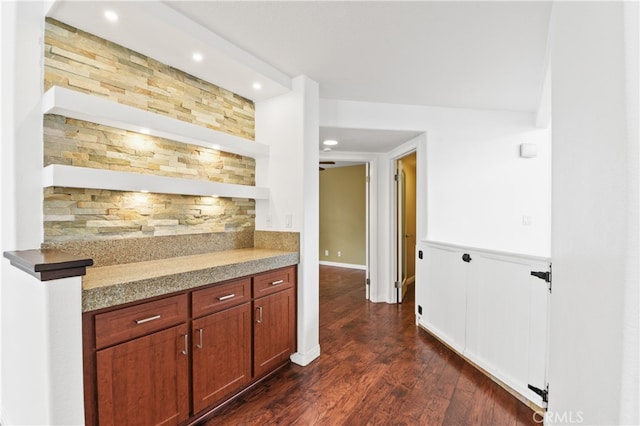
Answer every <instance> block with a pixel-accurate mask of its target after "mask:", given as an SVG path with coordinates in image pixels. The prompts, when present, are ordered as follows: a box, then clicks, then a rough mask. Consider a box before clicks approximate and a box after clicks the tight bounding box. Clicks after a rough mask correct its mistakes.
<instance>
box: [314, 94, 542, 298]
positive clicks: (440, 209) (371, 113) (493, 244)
mask: <svg viewBox="0 0 640 426" xmlns="http://www.w3.org/2000/svg"><path fill="white" fill-rule="evenodd" d="M534 119H535V116H534V114H529V113H514V112H499V111H474V110H466V109H452V108H438V107H425V106H413V105H391V104H377V103H367V102H353V101H338V100H326V99H323V100H321V101H320V125H322V126H328V127H343V128H357V129H393V130H411V131H424V132H425V133H426V135H423V136H421V137H420V138H418V139H419V140H420V141H421V142H419V143H418V140H416V141H414V142H412V143H413V144H414V146H415V145H419V146H420V145H421V146H422V148H421V150H422V153H421V152H419V153H418V174H419V175H420V174H423V173H425V170H426V176H425V175H424V174H423V175H422V177H420V176H419V177H420V179H419V181H418V185H421V187H420V188H418V197H419V198H420V196H421V195H422V196H424V194H426V195H427V200H426V206H427V207H426V208H425V206H424V205H420V206H419V207H420V209H421V211H423V212H424V211H426V224H424V223H422V224H421V223H419V224H418V231H419V232H421V235H418V239H419V240H426V239H429V240H433V241H440V242H446V243H451V244H457V245H464V246H470V247H478V248H485V249H492V250H498V251H505V252H513V253H521V254H529V255H536V256H543V257H546V256H548V255H549V246H550V211H551V207H550V199H551V197H550V188H551V182H550V175H551V172H550V167H551V166H550V164H551V159H550V150H551V147H550V145H551V143H550V138H551V134H550V130H549V129H540V128H536V127H535V126H534ZM525 142H526V143H536V144H537V146H538V156H537V157H536V158H531V159H525V158H520V157H519V151H518V149H519V145H520V144H521V143H525ZM397 154H398V153H397V152H395V151H394V152H391V153H387V154H386V155H383V156H381V160H380V166H379V182H378V184H379V200H378V202H379V204H380V206H381V207H380V211H379V218H378V220H379V223H380V224H381V226H380V227H379V228H378V230H379V232H378V238H379V245H378V246H379V248H380V249H379V252H378V253H377V254H376V253H372V256H373V257H372V259H377V261H376V260H372V263H377V264H378V265H382V266H380V268H381V270H380V279H379V281H378V283H377V285H378V286H379V288H378V292H379V293H380V294H381V297H382V298H383V300H384V298H386V299H387V300H386V301H388V302H392V301H393V291H392V290H391V289H390V288H391V287H392V284H391V283H392V282H393V277H392V276H391V275H392V271H391V268H390V267H384V265H389V259H390V255H391V253H390V251H389V250H388V247H390V245H391V244H392V232H393V230H392V225H389V226H385V224H391V223H392V210H391V207H390V198H389V194H390V192H389V191H390V181H388V180H389V179H391V175H392V173H391V171H390V170H391V163H390V161H391V158H392V157H393V156H394V155H397ZM421 162H422V167H421ZM425 163H426V164H425ZM418 201H419V202H420V201H421V200H420V199H419V200H418ZM423 204H424V203H423ZM423 216H424V215H423ZM523 216H530V217H531V218H532V225H531V226H523V224H522V220H523ZM422 220H424V217H423V218H422ZM419 221H420V218H419ZM372 284H373V283H372ZM387 295H388V296H387Z"/></svg>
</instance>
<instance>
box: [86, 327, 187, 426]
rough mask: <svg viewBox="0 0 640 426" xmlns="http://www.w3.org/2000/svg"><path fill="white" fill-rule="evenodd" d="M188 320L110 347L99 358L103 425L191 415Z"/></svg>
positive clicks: (172, 420)
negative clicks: (187, 344)
mask: <svg viewBox="0 0 640 426" xmlns="http://www.w3.org/2000/svg"><path fill="white" fill-rule="evenodd" d="M186 339H187V326H186V325H185V324H183V325H180V326H178V327H172V328H170V329H168V330H164V331H160V332H157V333H154V334H151V335H149V336H145V337H140V338H138V339H135V340H132V341H130V342H126V343H122V344H120V345H116V346H113V347H110V348H107V349H102V350H99V351H98V352H97V353H96V357H97V376H98V377H97V379H98V380H97V382H98V413H99V417H100V424H101V425H125V424H126V425H140V426H144V425H169V424H178V423H180V422H182V421H184V420H186V419H187V418H189V400H188V396H189V357H188V351H185V349H188V348H185V340H186Z"/></svg>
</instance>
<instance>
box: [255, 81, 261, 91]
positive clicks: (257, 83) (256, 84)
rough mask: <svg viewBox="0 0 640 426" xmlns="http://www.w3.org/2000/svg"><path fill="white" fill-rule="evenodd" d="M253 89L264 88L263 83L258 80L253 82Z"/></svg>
mask: <svg viewBox="0 0 640 426" xmlns="http://www.w3.org/2000/svg"><path fill="white" fill-rule="evenodd" d="M253 89H254V90H260V89H262V84H260V83H259V82H257V81H256V82H255V83H253Z"/></svg>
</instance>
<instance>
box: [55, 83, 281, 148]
mask: <svg viewBox="0 0 640 426" xmlns="http://www.w3.org/2000/svg"><path fill="white" fill-rule="evenodd" d="M42 109H43V113H44V114H57V115H63V116H65V117H70V118H75V119H78V120H84V121H90V122H92V123H97V124H102V125H105V126H111V127H116V128H119V129H125V130H130V131H133V132H141V130H142V129H146V130H148V133H149V134H150V135H153V136H158V137H162V138H166V139H171V140H174V141H178V142H184V143H189V144H194V145H199V146H203V147H206V148H212V149H217V150H220V151H225V152H230V153H233V154H239V155H245V156H248V157H252V158H263V157H268V156H269V146H268V145H265V144H262V143H258V142H254V141H251V140H248V139H245V138H241V137H239V136H234V135H230V134H228V133H224V132H219V131H216V130H212V129H209V128H207V127H203V126H197V125H195V124H191V123H187V122H184V121H180V120H178V119H175V118H171V117H167V116H164V115H160V114H156V113H154V112H150V111H145V110H142V109H139V108H134V107H131V106H128V105H123V104H119V103H117V102H115V101H112V100H109V99H105V98H101V97H98V96H95V95H87V94H85V93H81V92H77V91H75V90H70V89H66V88H63V87H58V86H54V87H52V88H50V89H49V90H47V92H46V93H45V94H44V96H43V99H42Z"/></svg>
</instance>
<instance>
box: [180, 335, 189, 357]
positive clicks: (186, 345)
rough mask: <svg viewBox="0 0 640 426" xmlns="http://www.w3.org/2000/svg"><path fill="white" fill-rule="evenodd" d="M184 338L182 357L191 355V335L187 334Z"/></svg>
mask: <svg viewBox="0 0 640 426" xmlns="http://www.w3.org/2000/svg"><path fill="white" fill-rule="evenodd" d="M183 337H184V349H183V350H182V355H189V335H188V334H185V335H184V336H183Z"/></svg>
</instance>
